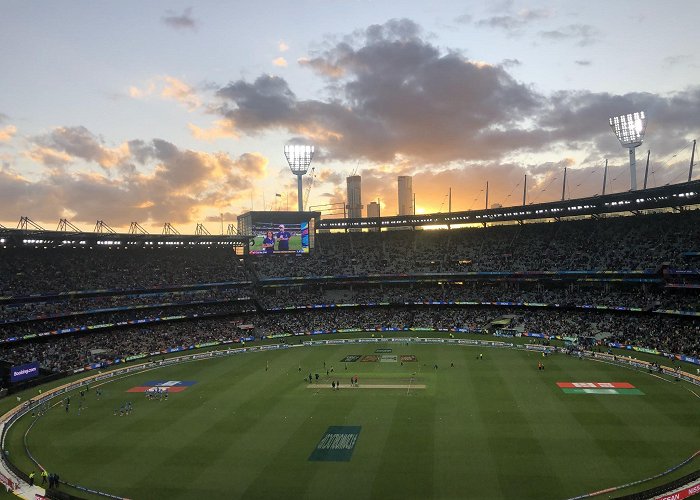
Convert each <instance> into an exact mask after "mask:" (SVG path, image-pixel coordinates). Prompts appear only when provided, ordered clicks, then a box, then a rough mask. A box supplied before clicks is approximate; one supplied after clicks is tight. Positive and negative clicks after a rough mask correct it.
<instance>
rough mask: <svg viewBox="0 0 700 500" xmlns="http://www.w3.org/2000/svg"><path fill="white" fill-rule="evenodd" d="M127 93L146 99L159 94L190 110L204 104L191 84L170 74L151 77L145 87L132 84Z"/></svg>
mask: <svg viewBox="0 0 700 500" xmlns="http://www.w3.org/2000/svg"><path fill="white" fill-rule="evenodd" d="M127 93H128V94H129V97H131V98H132V99H145V98H147V97H150V96H152V95H158V96H159V97H161V98H162V99H168V100H173V101H176V102H178V103H180V104H182V105H183V106H185V107H186V108H188V109H189V110H190V111H193V110H195V109H197V108H199V107H201V106H202V100H201V99H200V98H199V96H198V95H197V92H196V90H195V89H194V88H193V87H192V86H191V85H189V84H187V83H185V82H183V81H182V80H179V79H178V78H175V77H174V76H169V75H165V76H159V77H156V78H154V79H151V80H150V81H149V82H148V83H147V84H146V85H145V86H144V87H138V86H136V85H131V86H129V88H128V89H127Z"/></svg>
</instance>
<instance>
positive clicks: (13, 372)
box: [10, 361, 39, 383]
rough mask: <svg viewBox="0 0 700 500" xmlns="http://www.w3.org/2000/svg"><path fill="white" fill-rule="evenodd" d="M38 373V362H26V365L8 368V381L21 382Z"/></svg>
mask: <svg viewBox="0 0 700 500" xmlns="http://www.w3.org/2000/svg"><path fill="white" fill-rule="evenodd" d="M38 375H39V363H38V362H37V361H34V362H33V363H27V364H26V365H19V366H13V367H12V368H10V382H13V383H14V382H21V381H22V380H27V379H29V378H33V377H36V376H38Z"/></svg>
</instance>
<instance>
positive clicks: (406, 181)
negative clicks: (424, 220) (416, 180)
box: [399, 175, 413, 215]
mask: <svg viewBox="0 0 700 500" xmlns="http://www.w3.org/2000/svg"><path fill="white" fill-rule="evenodd" d="M399 215H413V177H411V176H410V175H399Z"/></svg>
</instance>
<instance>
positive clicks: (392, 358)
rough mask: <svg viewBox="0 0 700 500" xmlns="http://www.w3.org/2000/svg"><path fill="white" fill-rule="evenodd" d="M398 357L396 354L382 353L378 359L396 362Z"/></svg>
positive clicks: (383, 361) (385, 361)
mask: <svg viewBox="0 0 700 500" xmlns="http://www.w3.org/2000/svg"><path fill="white" fill-rule="evenodd" d="M397 359H398V356H396V355H395V354H382V357H381V358H380V359H379V361H381V362H382V363H396V360H397Z"/></svg>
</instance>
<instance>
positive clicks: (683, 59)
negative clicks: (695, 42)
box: [662, 54, 693, 67]
mask: <svg viewBox="0 0 700 500" xmlns="http://www.w3.org/2000/svg"><path fill="white" fill-rule="evenodd" d="M692 61H693V56H692V55H690V54H678V55H675V56H668V57H664V59H663V61H662V64H663V65H664V66H668V67H672V66H679V65H683V66H686V65H688V64H690V63H691V62H692Z"/></svg>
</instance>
